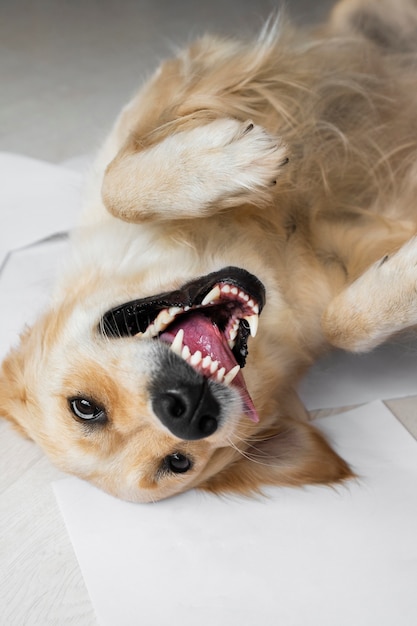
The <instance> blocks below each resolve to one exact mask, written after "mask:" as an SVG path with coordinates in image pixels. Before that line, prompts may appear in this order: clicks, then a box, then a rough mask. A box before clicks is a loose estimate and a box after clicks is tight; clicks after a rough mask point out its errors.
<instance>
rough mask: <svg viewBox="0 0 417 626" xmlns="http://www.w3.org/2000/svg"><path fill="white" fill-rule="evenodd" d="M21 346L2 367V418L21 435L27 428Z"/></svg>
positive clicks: (0, 371) (0, 384)
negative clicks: (24, 417)
mask: <svg viewBox="0 0 417 626" xmlns="http://www.w3.org/2000/svg"><path fill="white" fill-rule="evenodd" d="M23 352H24V351H23V350H22V348H21V346H19V347H17V348H15V349H13V350H12V351H11V352H10V353H9V354H8V356H7V357H6V359H5V360H4V361H3V363H2V364H1V367H0V417H3V418H6V419H7V420H9V421H10V422H11V423H12V425H13V426H14V427H15V428H16V430H18V431H19V433H20V434H21V435H25V436H27V437H29V433H28V431H27V429H26V427H25V420H24V419H23V416H24V414H25V408H26V399H27V392H26V386H25V381H24V355H23Z"/></svg>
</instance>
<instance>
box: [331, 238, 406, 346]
mask: <svg viewBox="0 0 417 626" xmlns="http://www.w3.org/2000/svg"><path fill="white" fill-rule="evenodd" d="M322 324H323V330H324V332H325V335H326V336H327V338H328V340H329V342H330V343H331V344H332V345H334V346H336V347H339V348H343V349H345V350H350V351H354V352H366V351H367V350H371V349H372V348H374V347H376V346H378V345H380V344H381V343H383V342H384V341H385V340H386V339H388V338H389V337H390V336H391V335H393V334H394V333H397V332H399V331H402V330H405V329H407V328H410V327H412V326H415V325H416V324H417V237H413V238H412V239H411V240H410V241H408V242H407V243H406V244H404V245H403V246H402V248H400V250H398V252H396V253H395V254H393V255H392V256H388V255H386V256H384V257H383V258H382V259H380V260H379V261H377V262H376V263H374V264H373V265H372V266H371V267H370V268H369V269H368V270H367V271H366V272H365V273H364V274H363V275H362V276H360V277H359V278H358V279H357V280H356V281H355V282H353V283H352V284H351V285H350V286H349V287H348V288H347V289H345V290H344V291H342V292H341V293H340V294H339V295H338V296H337V297H336V298H335V299H334V300H333V301H332V302H331V303H330V305H329V307H328V308H327V310H326V311H325V313H324V315H323V318H322Z"/></svg>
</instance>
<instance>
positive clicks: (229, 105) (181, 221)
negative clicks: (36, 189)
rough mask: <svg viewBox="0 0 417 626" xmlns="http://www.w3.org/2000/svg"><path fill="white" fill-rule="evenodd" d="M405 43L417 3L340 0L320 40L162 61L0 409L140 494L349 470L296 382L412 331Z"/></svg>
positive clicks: (270, 38) (96, 476) (299, 480)
mask: <svg viewBox="0 0 417 626" xmlns="http://www.w3.org/2000/svg"><path fill="white" fill-rule="evenodd" d="M416 51H417V3H416V2H415V1H413V0H401V1H400V0H368V1H366V0H363V1H354V0H344V1H342V2H341V3H339V4H338V5H337V6H336V7H335V8H334V10H333V11H332V13H331V15H330V17H329V20H328V21H327V23H325V24H324V25H323V26H321V27H320V28H318V29H316V30H315V31H314V33H312V32H298V31H297V30H295V29H292V27H291V26H290V25H289V24H287V23H286V22H285V21H284V20H280V19H278V20H275V21H273V23H272V22H271V23H269V24H267V25H266V26H265V28H264V29H263V31H262V33H261V34H260V36H259V37H258V38H257V39H256V40H254V41H250V42H247V41H236V40H224V39H220V38H214V37H209V36H205V37H203V38H201V39H200V40H198V41H197V42H195V43H194V44H193V45H191V46H190V47H189V48H188V49H187V50H185V51H183V52H181V53H180V54H179V55H178V56H177V57H176V58H172V59H170V60H167V61H166V62H164V63H163V64H162V65H161V66H160V67H159V69H158V70H157V71H156V73H155V74H154V75H153V77H152V78H151V79H150V80H149V81H148V82H147V84H145V85H144V87H143V88H142V89H141V90H140V92H139V93H138V94H137V96H136V97H135V98H134V99H133V100H132V102H131V103H130V104H128V106H127V107H126V108H125V109H124V110H123V111H122V113H121V115H120V117H119V118H118V120H117V121H116V124H115V127H114V129H113V131H112V132H111V134H110V137H109V138H108V140H107V141H106V143H105V144H104V146H103V149H102V150H101V152H100V154H99V157H98V160H97V163H96V166H95V170H94V174H93V176H92V180H91V186H90V189H89V193H88V197H87V200H86V208H85V211H84V212H83V215H82V218H81V223H80V225H79V227H78V228H77V229H76V230H75V231H74V233H73V236H72V246H71V258H70V259H69V260H68V264H67V266H66V269H65V271H64V272H63V275H62V278H61V279H60V281H59V284H58V286H57V289H56V291H55V293H54V295H53V299H52V302H51V305H50V308H49V310H47V311H46V312H45V313H44V315H43V316H42V317H41V318H40V319H39V320H38V322H37V323H36V324H35V325H34V326H33V327H32V328H29V329H27V330H26V331H25V332H24V333H23V334H22V337H21V341H20V345H18V346H17V347H15V348H14V349H12V350H11V352H10V354H9V355H8V356H7V358H6V359H5V361H4V363H3V365H2V369H1V371H0V414H1V415H2V416H4V417H5V418H7V419H9V420H11V421H12V423H13V424H14V425H15V426H16V427H17V428H18V429H19V430H20V431H21V432H22V433H23V434H25V435H26V436H28V437H30V438H32V439H33V440H34V441H35V442H37V443H38V444H39V445H40V446H41V447H42V448H43V449H44V450H45V452H46V454H47V455H48V456H49V458H50V459H51V460H52V462H53V463H55V464H56V465H57V466H58V467H59V468H61V469H62V470H64V471H65V472H69V473H72V474H75V475H77V476H79V477H81V478H83V479H85V480H88V481H91V482H92V483H93V484H95V485H97V486H98V487H100V488H102V489H104V490H106V491H107V492H109V493H111V494H114V495H115V496H117V497H120V498H123V499H127V500H130V501H135V502H146V501H155V500H159V499H161V498H166V497H168V496H172V495H174V494H177V493H180V492H183V491H185V490H187V489H190V488H194V487H199V488H202V489H206V490H209V491H212V492H215V493H222V492H235V493H242V494H250V493H256V492H258V491H261V490H262V486H263V485H284V486H285V485H288V486H298V485H304V484H308V483H324V484H332V483H337V482H340V481H344V480H346V479H348V478H349V477H351V476H352V471H351V469H350V468H349V466H348V465H347V464H346V463H345V461H344V460H343V459H341V458H340V457H339V456H338V455H337V454H336V452H335V451H334V450H333V449H332V448H331V445H330V444H329V443H327V442H326V440H325V439H324V437H323V436H322V434H321V433H320V432H319V431H318V430H317V429H316V428H315V427H314V426H313V425H312V424H311V422H309V421H308V419H307V417H306V412H305V410H304V409H303V407H302V405H301V403H300V402H299V400H298V399H297V383H298V381H299V380H300V377H301V376H302V375H303V373H304V372H305V371H306V369H307V368H308V367H309V366H310V365H311V364H312V363H313V362H314V361H315V359H317V358H318V357H319V356H320V355H321V354H323V353H325V352H326V351H327V350H329V349H331V347H332V346H337V347H341V348H344V349H346V350H352V351H366V350H370V349H371V348H373V347H374V346H377V345H378V344H380V343H382V342H383V341H384V340H385V339H386V338H388V337H389V336H391V335H392V334H394V333H397V332H399V331H401V330H403V329H405V328H409V327H411V326H413V325H415V324H416V323H417V290H416V284H417V239H416V238H415V235H416V230H417V209H416V203H417V71H416V70H417V54H416Z"/></svg>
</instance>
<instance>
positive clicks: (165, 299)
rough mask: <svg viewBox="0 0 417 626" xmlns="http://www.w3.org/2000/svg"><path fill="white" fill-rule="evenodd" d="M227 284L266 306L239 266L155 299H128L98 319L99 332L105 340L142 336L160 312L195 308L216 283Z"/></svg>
mask: <svg viewBox="0 0 417 626" xmlns="http://www.w3.org/2000/svg"><path fill="white" fill-rule="evenodd" d="M223 281H224V282H228V283H230V284H231V285H235V286H236V287H239V288H240V289H243V290H244V291H245V293H247V294H248V295H249V296H251V297H252V298H253V299H254V300H256V302H257V303H258V306H259V312H261V311H262V308H263V306H264V304H265V287H264V286H263V284H262V283H261V281H260V280H259V279H258V278H256V276H254V275H253V274H250V273H249V272H247V271H246V270H244V269H242V268H239V267H225V268H223V269H221V270H219V271H218V272H212V273H211V274H207V275H206V276H201V277H199V278H196V279H195V280H192V281H190V282H188V283H186V284H185V285H184V286H183V287H181V289H178V290H175V291H167V292H165V293H161V294H158V295H156V296H150V297H148V298H142V299H139V300H131V301H129V302H126V303H124V304H121V305H119V306H116V307H115V308H113V309H110V311H107V313H105V314H104V315H103V317H102V318H101V320H100V323H99V326H98V330H99V332H100V334H102V335H104V336H105V337H116V338H117V337H127V336H133V335H136V334H137V333H143V332H145V330H146V329H147V327H148V326H149V324H151V323H152V322H153V321H154V320H155V318H156V317H157V315H158V313H159V312H160V311H161V310H162V309H166V308H169V307H175V306H178V307H184V306H189V307H192V306H195V305H198V304H200V303H201V302H202V301H203V299H204V296H205V295H206V294H207V293H208V292H209V291H210V289H212V287H213V286H214V285H215V284H216V283H218V282H223Z"/></svg>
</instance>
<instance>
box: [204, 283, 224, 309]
mask: <svg viewBox="0 0 417 626" xmlns="http://www.w3.org/2000/svg"><path fill="white" fill-rule="evenodd" d="M220 293H221V292H220V287H219V285H216V286H215V287H213V289H212V290H211V291H209V292H208V294H207V295H206V296H205V298H204V300H203V301H202V303H201V305H202V306H206V305H207V304H211V303H212V302H216V301H217V300H218V299H219V298H220Z"/></svg>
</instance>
